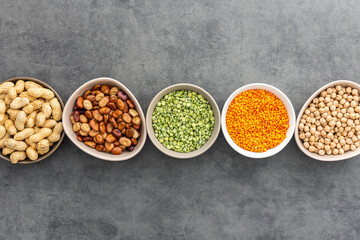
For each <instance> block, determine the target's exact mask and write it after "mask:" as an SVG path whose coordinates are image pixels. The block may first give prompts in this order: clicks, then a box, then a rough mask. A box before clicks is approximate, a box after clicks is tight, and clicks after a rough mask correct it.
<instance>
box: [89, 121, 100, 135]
mask: <svg viewBox="0 0 360 240" xmlns="http://www.w3.org/2000/svg"><path fill="white" fill-rule="evenodd" d="M89 125H90V127H91V128H92V129H93V130H94V131H96V132H98V131H99V124H98V123H97V122H95V120H94V119H91V120H90V122H89Z"/></svg>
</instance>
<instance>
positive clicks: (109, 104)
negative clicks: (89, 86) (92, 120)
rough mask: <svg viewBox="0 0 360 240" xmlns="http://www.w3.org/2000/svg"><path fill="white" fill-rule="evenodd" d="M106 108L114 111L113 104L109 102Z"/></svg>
mask: <svg viewBox="0 0 360 240" xmlns="http://www.w3.org/2000/svg"><path fill="white" fill-rule="evenodd" d="M107 106H108V107H109V108H110V109H111V110H115V109H116V104H115V103H113V102H109V103H108V104H107Z"/></svg>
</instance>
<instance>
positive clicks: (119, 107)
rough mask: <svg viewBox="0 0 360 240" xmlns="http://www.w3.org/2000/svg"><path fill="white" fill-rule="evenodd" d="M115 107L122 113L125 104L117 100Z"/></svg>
mask: <svg viewBox="0 0 360 240" xmlns="http://www.w3.org/2000/svg"><path fill="white" fill-rule="evenodd" d="M116 106H117V107H118V109H120V110H121V111H123V110H124V108H125V103H124V101H123V100H121V99H118V100H116Z"/></svg>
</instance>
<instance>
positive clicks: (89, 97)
mask: <svg viewBox="0 0 360 240" xmlns="http://www.w3.org/2000/svg"><path fill="white" fill-rule="evenodd" d="M86 99H87V100H89V101H90V102H94V101H95V96H94V95H92V94H91V95H88V96H87V97H86ZM93 105H94V103H93Z"/></svg>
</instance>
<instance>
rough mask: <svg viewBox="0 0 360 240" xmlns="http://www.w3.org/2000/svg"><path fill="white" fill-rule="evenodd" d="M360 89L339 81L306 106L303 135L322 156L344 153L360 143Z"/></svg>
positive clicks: (300, 130)
mask: <svg viewBox="0 0 360 240" xmlns="http://www.w3.org/2000/svg"><path fill="white" fill-rule="evenodd" d="M359 99H360V97H359V90H358V89H355V88H351V87H343V86H340V85H337V86H336V87H335V88H333V87H330V88H328V89H326V90H325V91H323V92H321V94H320V96H319V97H317V98H314V99H313V101H312V103H311V104H310V105H309V106H308V108H307V109H306V110H305V112H304V115H303V116H302V118H301V121H300V123H299V138H300V139H301V140H302V141H303V145H304V147H305V148H307V149H308V150H309V151H310V152H313V153H317V154H319V155H321V156H323V155H325V154H327V155H338V154H344V153H345V152H347V151H350V150H351V151H355V150H356V149H357V148H358V147H359V146H360V106H359Z"/></svg>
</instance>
